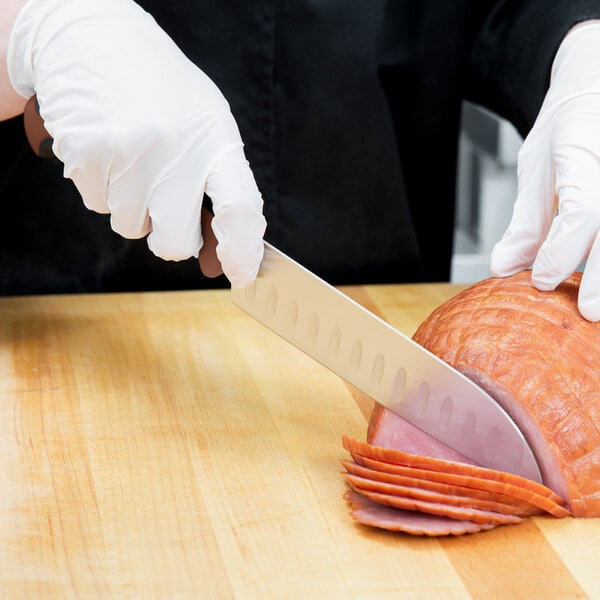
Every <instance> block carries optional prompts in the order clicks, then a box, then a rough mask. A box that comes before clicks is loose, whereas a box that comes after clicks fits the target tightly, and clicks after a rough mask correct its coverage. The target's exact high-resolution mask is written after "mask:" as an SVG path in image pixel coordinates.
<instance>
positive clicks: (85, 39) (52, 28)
mask: <svg viewBox="0 0 600 600" xmlns="http://www.w3.org/2000/svg"><path fill="white" fill-rule="evenodd" d="M7 63H8V72H9V76H10V80H11V83H12V85H13V87H14V88H15V89H16V91H17V92H19V93H20V94H21V95H22V96H24V97H25V98H29V97H31V96H33V95H34V94H37V99H38V102H39V106H40V114H41V116H42V117H43V119H44V122H45V126H46V129H47V130H48V132H49V133H50V135H51V136H52V137H53V139H54V143H53V148H52V149H53V152H54V154H55V155H56V156H57V157H58V158H59V159H60V160H61V161H62V162H63V163H64V174H65V177H69V178H71V179H72V180H73V182H74V183H75V185H76V187H77V189H78V190H79V192H80V193H81V195H82V198H83V201H84V203H85V205H86V206H87V207H88V208H90V209H92V210H94V211H97V212H102V213H110V214H111V226H112V228H113V229H114V230H115V231H116V232H117V233H119V234H121V235H122V236H124V237H127V238H139V237H143V236H145V235H147V234H149V235H148V239H147V241H148V246H149V247H150V249H151V250H152V251H153V252H154V254H156V255H157V256H160V257H161V258H164V259H169V260H181V259H186V258H189V257H190V256H198V252H199V250H200V248H201V246H202V243H203V240H202V235H201V228H200V213H201V204H202V199H203V194H204V193H205V192H206V193H207V195H209V196H210V198H211V199H212V203H213V210H214V214H215V216H214V219H213V222H212V226H213V230H214V232H215V234H216V237H217V240H218V246H217V255H218V257H219V260H220V262H221V265H222V267H223V271H224V272H225V275H226V276H227V277H228V279H229V280H230V281H231V283H232V284H233V285H236V286H240V287H241V286H245V285H248V284H250V283H251V282H252V281H253V280H254V278H255V276H256V273H257V271H258V267H259V265H260V262H261V260H262V253H263V241H262V237H263V235H264V231H265V220H264V217H263V215H262V206H263V202H262V198H261V195H260V192H259V191H258V189H257V186H256V182H255V180H254V176H253V174H252V171H251V170H250V167H249V165H248V162H247V161H246V158H245V156H244V152H243V143H242V140H241V137H240V133H239V130H238V127H237V124H236V122H235V120H234V118H233V116H232V115H231V112H230V109H229V105H228V104H227V102H226V100H225V98H224V97H223V95H222V94H221V93H220V91H219V90H218V89H217V87H216V86H215V84H214V83H213V82H212V81H211V80H210V79H209V78H208V77H207V76H206V75H205V74H204V73H203V72H202V71H201V70H200V69H198V68H197V67H196V66H195V65H193V64H192V63H191V62H190V61H189V60H188V59H187V58H186V57H185V56H184V55H183V53H182V52H181V50H180V49H179V48H178V47H177V46H176V45H175V44H174V42H173V41H172V40H171V39H170V38H169V37H168V36H167V35H166V33H165V32H164V31H162V30H161V29H160V28H159V26H158V25H157V24H156V22H155V21H154V19H153V18H152V17H151V16H150V15H149V14H148V13H146V12H145V11H143V10H142V9H141V8H140V7H139V6H138V5H137V4H135V3H134V2H132V1H131V0H102V1H97V0H30V1H29V2H28V3H27V4H26V5H25V7H24V8H23V9H22V10H21V12H20V14H19V16H18V17H17V20H16V22H15V25H14V26H13V29H12V32H11V35H10V39H9V47H8V58H7Z"/></svg>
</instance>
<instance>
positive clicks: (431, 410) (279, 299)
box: [231, 243, 542, 483]
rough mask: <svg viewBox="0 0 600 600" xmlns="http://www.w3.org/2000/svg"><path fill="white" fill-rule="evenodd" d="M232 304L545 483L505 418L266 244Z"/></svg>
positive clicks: (443, 367)
mask: <svg viewBox="0 0 600 600" xmlns="http://www.w3.org/2000/svg"><path fill="white" fill-rule="evenodd" d="M231 299H232V300H233V302H234V303H235V304H237V305H238V306H239V307H240V308H242V309H244V310H245V311H246V312H248V313H249V314H250V315H252V316H253V317H254V318H256V319H258V320H259V321H260V322H261V323H263V324H264V325H266V326H267V327H268V328H269V329H271V330H273V331H274V332H276V333H277V334H279V335H280V336H281V337H283V338H284V339H285V340H287V341H288V342H290V343H292V344H293V345H294V346H296V347H297V348H299V349H300V350H302V351H303V352H305V353H306V354H308V355H309V356H311V357H312V358H313V359H315V360H317V361H318V362H319V363H321V364H322V365H324V366H325V367H327V368H328V369H330V370H331V371H333V372H334V373H336V374H337V375H339V376H340V377H342V378H343V379H345V380H346V381H348V382H349V383H351V384H352V385H354V386H355V387H357V388H358V389H360V390H362V391H363V392H364V393H366V394H368V395H369V396H371V397H372V398H373V399H374V400H376V401H377V402H378V403H380V404H382V405H383V406H385V407H386V408H389V409H390V410H392V411H393V412H395V413H396V414H398V415H400V416H401V417H403V418H404V419H406V420H407V421H409V422H410V423H412V424H413V425H415V426H417V427H419V428H420V429H422V430H423V431H426V432H427V433H429V434H431V435H432V436H433V437H435V438H437V439H438V440H440V441H442V442H444V443H445V444H447V445H448V446H450V447H451V448H454V449H455V450H457V451H458V452H461V453H462V454H464V455H465V456H467V457H469V458H470V459H472V460H474V461H475V462H477V463H479V464H480V465H482V466H485V467H489V468H493V469H497V470H500V471H508V472H511V473H515V474H517V475H522V476H524V477H527V478H529V479H532V480H534V481H538V482H540V483H541V482H542V477H541V474H540V470H539V468H538V465H537V461H536V459H535V455H534V454H533V451H532V450H531V448H530V447H529V445H528V443H527V440H526V439H525V437H524V436H523V433H522V432H521V431H520V429H519V428H518V427H517V426H516V424H515V423H514V421H513V420H512V419H511V418H510V416H509V415H508V414H507V413H506V411H505V410H504V409H503V408H502V407H501V406H500V405H499V404H498V403H497V402H496V401H495V400H494V399H493V398H492V397H491V396H490V395H489V394H487V393H486V392H485V391H484V390H483V389H481V388H480V387H479V386H477V385H476V384H475V383H473V382H472V381H471V380H470V379H468V378H467V377H465V376H464V375H463V374H462V373H460V372H459V371H457V370H456V369H454V368H453V367H451V366H450V365H448V364H447V363H445V362H444V361H442V360H441V359H439V358H438V357H437V356H435V355H434V354H432V353H431V352H429V351H428V350H426V349H425V348H423V347H422V346H420V345H419V344H417V343H416V342H414V341H413V340H411V339H410V338H409V337H407V336H406V335H404V334H402V333H401V332H399V331H397V330H396V329H394V328H393V327H391V326H390V325H389V324H388V323H386V322H385V321H383V320H382V319H380V318H379V317H377V316H376V315H374V314H373V313H371V312H369V311H368V310H366V309H365V308H363V307H362V306H361V305H360V304H358V303H356V302H354V301H353V300H352V299H351V298H349V297H347V296H346V295H344V294H342V293H341V292H340V291H338V290H337V289H336V288H334V287H333V286H331V285H329V284H328V283H326V282H325V281H323V280H322V279H320V278H319V277H317V276H316V275H314V274H313V273H311V272H310V271H309V270H307V269H305V268H304V267H303V266H302V265H300V264H298V263H297V262H296V261H294V260H292V259H291V258H289V257H288V256H286V255H285V254H283V253H282V252H281V251H279V250H277V249H276V248H274V247H273V246H271V245H270V244H268V243H265V254H264V259H263V261H262V264H261V268H260V271H259V273H258V277H257V278H256V281H255V282H254V284H253V285H251V286H250V287H247V288H232V290H231Z"/></svg>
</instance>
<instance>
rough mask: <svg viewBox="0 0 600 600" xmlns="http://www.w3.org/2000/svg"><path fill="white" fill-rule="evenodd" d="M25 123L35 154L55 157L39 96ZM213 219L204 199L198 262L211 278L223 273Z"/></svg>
mask: <svg viewBox="0 0 600 600" xmlns="http://www.w3.org/2000/svg"><path fill="white" fill-rule="evenodd" d="M23 124H24V126H25V136H26V137H27V141H28V142H29V145H30V146H31V148H32V149H33V151H34V152H35V154H37V156H39V157H41V158H55V155H54V152H53V151H52V143H53V141H54V140H53V139H52V136H51V135H50V134H49V133H48V131H47V130H46V126H45V125H44V119H43V118H42V116H41V115H40V105H39V103H38V101H37V96H32V97H31V98H30V99H29V100H28V101H27V104H25V110H24V111H23ZM212 220H213V213H212V211H211V210H210V209H209V208H208V205H207V202H206V201H203V202H202V214H201V217H200V226H201V228H202V238H203V240H204V243H203V244H202V248H201V249H200V253H199V255H198V262H199V263H200V270H201V271H202V273H203V274H204V276H205V277H211V278H213V277H218V276H219V275H222V274H223V269H222V268H221V263H220V262H219V259H218V258H217V238H216V236H215V234H214V232H213V229H212V226H211V223H212Z"/></svg>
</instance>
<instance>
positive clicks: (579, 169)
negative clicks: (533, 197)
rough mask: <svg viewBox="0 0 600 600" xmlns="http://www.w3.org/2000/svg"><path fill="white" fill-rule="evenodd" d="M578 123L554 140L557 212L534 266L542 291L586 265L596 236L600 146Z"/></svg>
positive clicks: (587, 127)
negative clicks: (584, 263)
mask: <svg viewBox="0 0 600 600" xmlns="http://www.w3.org/2000/svg"><path fill="white" fill-rule="evenodd" d="M573 121H574V122H573ZM579 123H580V124H579V125H578V123H577V121H576V120H572V121H571V123H570V124H569V126H568V129H565V130H558V134H557V136H556V139H555V145H554V151H553V159H554V164H555V170H556V190H557V193H558V198H559V210H558V215H557V216H556V217H555V219H554V222H553V224H552V227H551V229H550V232H549V234H548V237H547V239H546V241H545V242H544V243H543V245H542V246H541V248H540V250H539V252H538V255H537V257H536V260H535V262H534V264H533V273H532V281H533V284H534V285H535V286H536V287H537V288H538V289H541V290H553V289H554V288H556V286H557V285H558V284H559V283H561V282H562V281H564V280H565V279H566V278H567V277H569V275H571V274H572V273H573V272H574V271H575V270H576V269H577V267H578V266H579V265H580V264H581V263H582V262H583V261H585V260H586V258H587V256H588V254H589V252H590V250H591V248H592V245H593V244H594V240H595V239H596V236H597V233H598V231H599V230H600V192H599V191H598V190H599V185H600V145H598V143H597V142H596V141H595V140H594V139H593V136H590V122H589V121H587V120H584V121H580V122H579ZM584 123H586V125H585V126H584Z"/></svg>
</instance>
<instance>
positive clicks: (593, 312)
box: [490, 21, 600, 321]
mask: <svg viewBox="0 0 600 600" xmlns="http://www.w3.org/2000/svg"><path fill="white" fill-rule="evenodd" d="M518 184H519V189H518V195H517V200H516V202H515V206H514V212H513V217H512V220H511V222H510V225H509V227H508V229H507V231H506V233H505V234H504V236H503V238H502V239H501V240H500V242H498V244H496V246H495V247H494V249H493V251H492V256H491V265H490V270H491V273H492V275H495V276H500V277H502V276H507V275H510V274H512V273H516V272H517V271H520V270H523V269H526V268H528V267H530V266H532V265H533V267H532V282H533V284H534V285H535V287H536V288H537V289H539V290H553V289H554V288H556V286H557V285H558V284H559V283H561V282H562V281H564V280H565V279H566V278H567V277H568V276H569V275H571V274H572V273H573V272H574V271H575V270H576V269H577V268H578V266H579V265H581V264H582V263H583V262H585V261H586V260H587V262H586V265H585V270H584V274H583V279H582V282H581V286H580V290H579V298H578V306H579V311H580V312H581V314H582V315H583V316H584V317H585V318H586V319H588V320H590V321H598V320H600V21H588V22H585V23H582V24H580V25H578V26H576V27H574V28H573V29H572V30H571V31H570V32H569V34H567V36H566V37H565V39H564V40H563V42H562V43H561V45H560V48H559V50H558V52H557V54H556V57H555V60H554V63H553V67H552V74H551V81H550V87H549V89H548V92H547V94H546V97H545V99H544V103H543V105H542V108H541V110H540V113H539V115H538V118H537V119H536V122H535V124H534V126H533V128H532V130H531V132H530V133H529V135H528V136H527V138H526V139H525V142H524V144H523V146H522V148H521V150H520V152H519V157H518Z"/></svg>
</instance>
